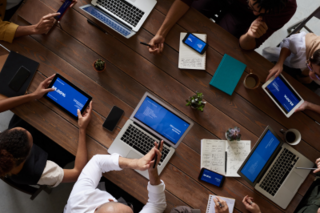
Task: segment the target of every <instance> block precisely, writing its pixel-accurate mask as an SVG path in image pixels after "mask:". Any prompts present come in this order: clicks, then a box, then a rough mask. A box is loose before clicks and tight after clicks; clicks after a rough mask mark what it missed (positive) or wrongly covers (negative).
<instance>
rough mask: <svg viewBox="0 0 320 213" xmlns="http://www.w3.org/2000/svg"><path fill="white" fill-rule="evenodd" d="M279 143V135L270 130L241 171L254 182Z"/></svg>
mask: <svg viewBox="0 0 320 213" xmlns="http://www.w3.org/2000/svg"><path fill="white" fill-rule="evenodd" d="M279 144H280V141H279V140H278V139H277V137H276V136H275V135H274V134H272V132H271V131H270V130H268V131H267V132H266V134H265V135H264V137H263V138H262V140H261V141H260V143H259V145H258V146H257V148H256V149H255V150H254V151H253V153H252V155H251V156H250V158H249V159H248V160H247V162H246V164H245V165H244V166H243V168H242V169H241V173H242V174H243V175H244V176H246V177H247V178H248V179H249V180H250V181H251V182H254V181H255V180H256V178H257V177H258V175H259V174H260V172H261V170H262V169H263V167H264V166H265V165H266V163H267V162H268V160H269V158H270V157H271V155H272V154H273V152H274V151H275V150H276V148H277V147H278V146H279Z"/></svg>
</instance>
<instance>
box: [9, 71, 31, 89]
mask: <svg viewBox="0 0 320 213" xmlns="http://www.w3.org/2000/svg"><path fill="white" fill-rule="evenodd" d="M30 75H31V73H30V71H29V70H28V69H27V68H25V67H23V66H21V67H20V68H19V70H18V71H17V72H16V74H15V75H14V76H13V78H12V79H11V80H10V82H9V84H8V85H9V87H10V88H11V89H13V90H14V91H16V92H19V90H20V89H21V87H22V85H23V84H24V83H25V82H26V80H28V78H29V76H30Z"/></svg>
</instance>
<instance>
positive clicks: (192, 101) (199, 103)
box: [186, 92, 207, 112]
mask: <svg viewBox="0 0 320 213" xmlns="http://www.w3.org/2000/svg"><path fill="white" fill-rule="evenodd" d="M206 103H207V102H206V101H204V100H203V94H202V93H201V92H196V94H195V95H194V96H192V97H190V98H189V100H187V104H186V106H190V107H191V108H193V109H197V110H199V111H201V112H203V108H204V106H205V105H206Z"/></svg>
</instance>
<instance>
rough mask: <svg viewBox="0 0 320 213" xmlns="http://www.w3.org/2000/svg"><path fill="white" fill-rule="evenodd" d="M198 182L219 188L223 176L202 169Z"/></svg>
mask: <svg viewBox="0 0 320 213" xmlns="http://www.w3.org/2000/svg"><path fill="white" fill-rule="evenodd" d="M199 180H202V181H205V182H207V183H210V184H212V185H215V186H218V187H221V185H222V183H223V180H224V176H223V175H220V174H218V173H216V172H213V171H210V170H208V169H203V170H202V172H201V174H200V177H199Z"/></svg>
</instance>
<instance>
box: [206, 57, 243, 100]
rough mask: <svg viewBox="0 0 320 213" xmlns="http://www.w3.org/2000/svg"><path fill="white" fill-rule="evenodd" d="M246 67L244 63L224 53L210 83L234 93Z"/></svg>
mask: <svg viewBox="0 0 320 213" xmlns="http://www.w3.org/2000/svg"><path fill="white" fill-rule="evenodd" d="M245 68H246V65H245V64H244V63H242V62H240V61H238V60H237V59H234V58H232V57H231V56H229V55H227V54H224V56H223V58H222V60H221V62H220V64H219V66H218V69H217V70H216V73H215V74H214V75H213V77H212V79H211V81H210V85H211V86H214V87H216V88H217V89H219V90H221V91H223V92H225V93H227V94H229V95H232V93H233V91H234V89H235V88H236V86H237V84H238V82H239V80H240V78H241V76H242V73H243V72H244V70H245Z"/></svg>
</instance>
